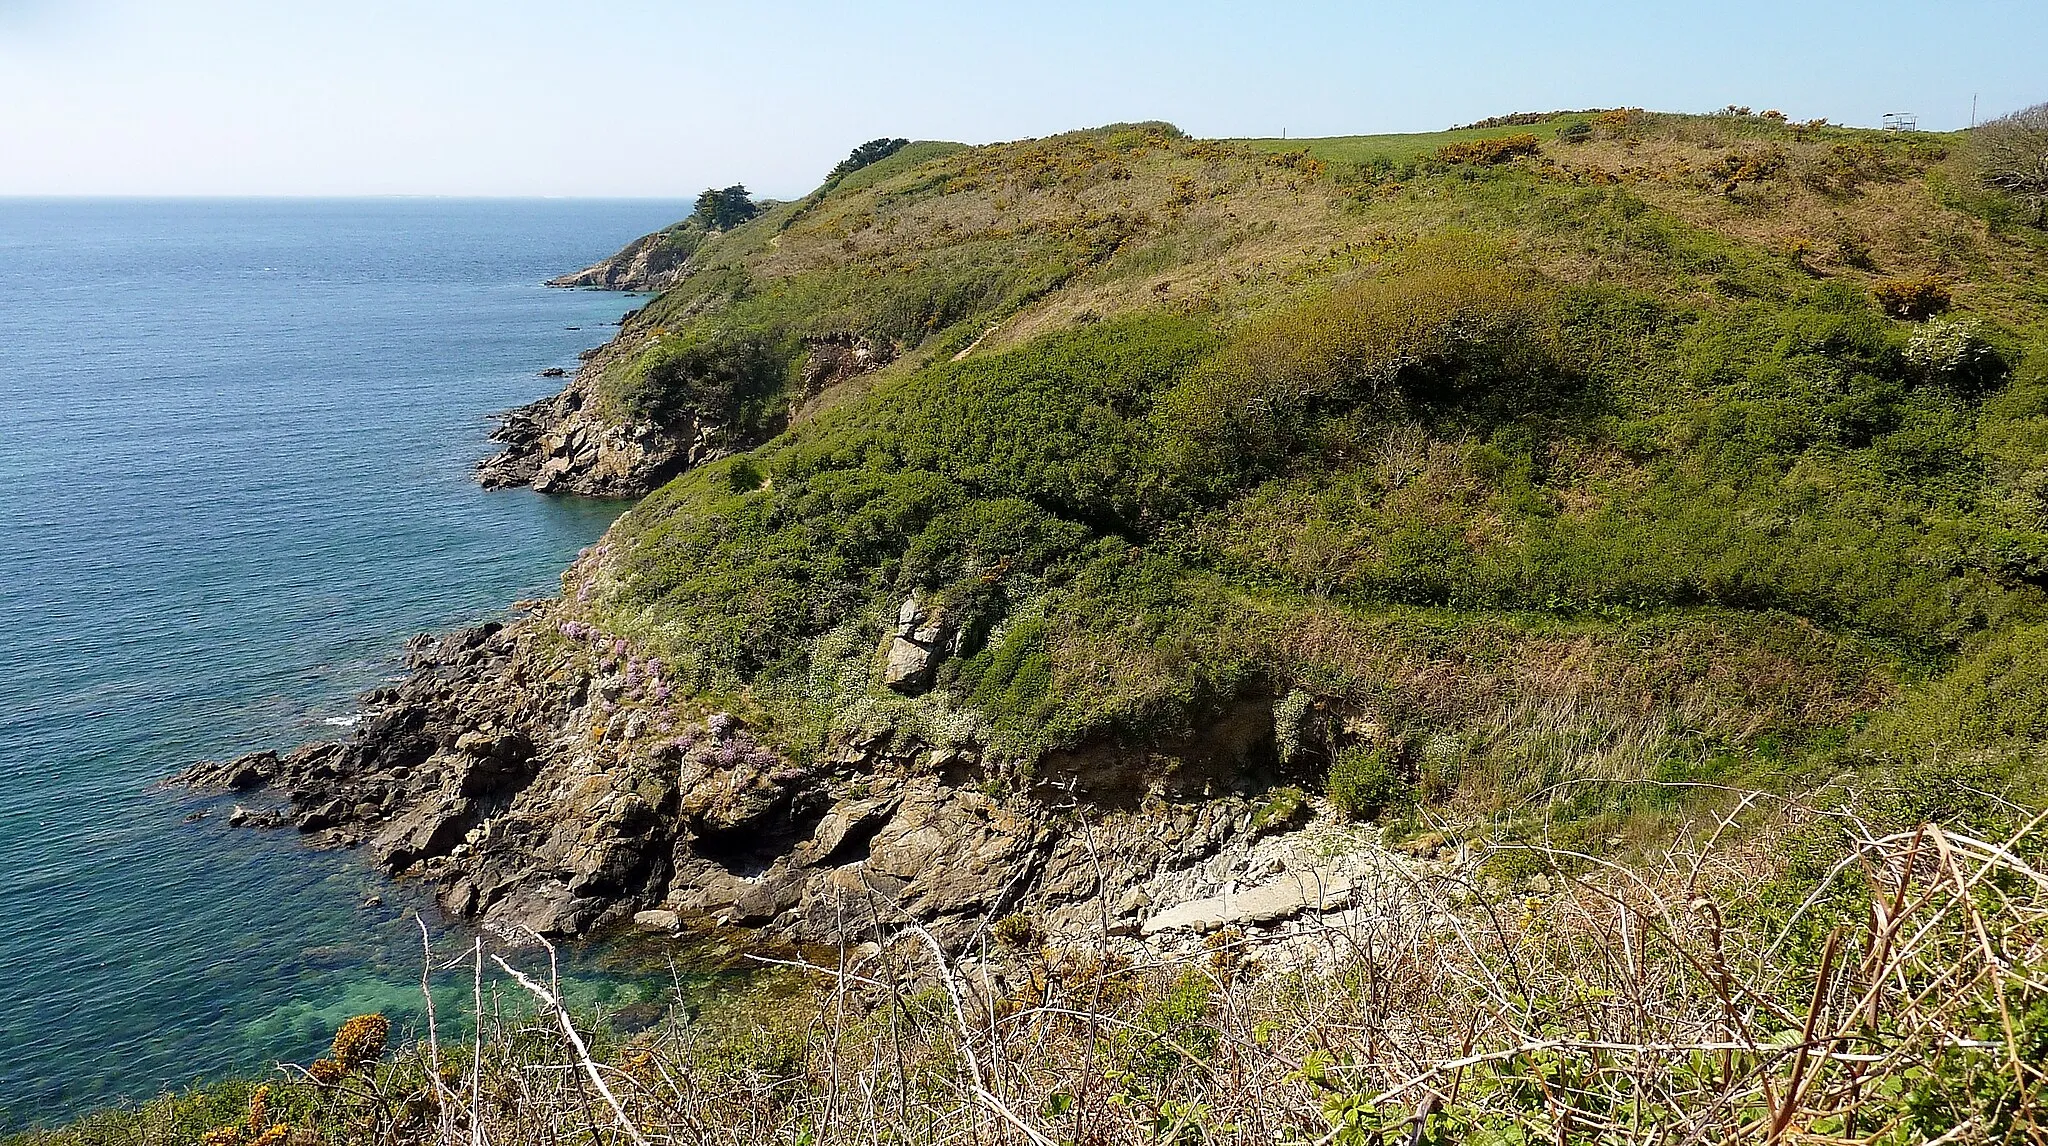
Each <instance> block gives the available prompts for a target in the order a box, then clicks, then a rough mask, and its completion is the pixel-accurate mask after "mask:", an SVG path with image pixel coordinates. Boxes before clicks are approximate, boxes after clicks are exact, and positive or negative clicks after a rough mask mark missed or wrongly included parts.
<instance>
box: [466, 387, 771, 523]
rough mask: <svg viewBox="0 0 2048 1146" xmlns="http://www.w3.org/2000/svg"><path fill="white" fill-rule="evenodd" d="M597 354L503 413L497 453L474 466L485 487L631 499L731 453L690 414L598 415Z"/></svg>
mask: <svg viewBox="0 0 2048 1146" xmlns="http://www.w3.org/2000/svg"><path fill="white" fill-rule="evenodd" d="M602 362H603V360H602V359H597V360H593V364H591V365H586V366H585V367H584V368H583V369H582V370H581V371H579V372H578V374H577V376H576V378H575V380H573V381H572V382H570V383H569V385H568V386H567V387H566V388H565V389H564V390H563V391H562V392H561V393H559V394H556V395H555V396H553V397H551V398H543V399H541V400H540V401H538V402H534V403H531V404H529V405H526V406H521V407H519V408H518V409H516V410H512V411H510V412H508V413H506V414H505V415H504V416H503V418H502V420H501V421H500V423H499V425H498V428H497V429H496V430H494V431H492V433H491V440H492V441H494V442H497V443H498V444H499V445H501V446H503V447H504V449H503V451H502V452H500V453H499V454H497V455H496V456H495V457H491V458H488V459H486V460H485V461H483V462H481V463H479V464H478V466H477V480H478V481H479V482H481V483H482V484H483V486H484V488H486V489H504V488H508V487H512V486H532V487H533V488H534V489H535V490H538V491H539V492H541V493H573V494H580V495H582V496H585V497H618V498H623V497H639V496H641V495H643V494H646V493H648V492H649V491H651V490H653V489H654V488H655V487H656V486H659V485H660V484H661V483H663V482H665V481H667V480H668V479H669V478H671V477H673V476H675V475H676V474H679V473H681V472H682V471H684V470H686V469H689V468H691V467H693V466H700V465H703V464H705V463H707V462H712V461H716V460H718V459H719V458H722V457H725V456H727V455H729V454H731V453H733V452H734V449H733V446H732V445H731V444H729V443H728V442H727V440H726V435H725V433H724V431H723V429H722V428H721V427H719V426H717V425H715V424H713V423H711V422H709V421H705V420H702V419H700V418H697V417H695V416H694V415H685V416H682V417H680V418H678V419H676V420H675V421H674V422H673V423H672V424H656V423H654V422H650V421H642V420H635V421H630V422H625V423H618V422H613V421H610V420H608V419H605V418H602V417H599V416H598V415H597V414H596V413H595V412H594V405H595V403H593V402H592V401H591V400H590V395H591V392H592V389H593V388H594V387H595V386H596V379H597V375H598V374H599V373H601V372H602V369H603V365H602Z"/></svg>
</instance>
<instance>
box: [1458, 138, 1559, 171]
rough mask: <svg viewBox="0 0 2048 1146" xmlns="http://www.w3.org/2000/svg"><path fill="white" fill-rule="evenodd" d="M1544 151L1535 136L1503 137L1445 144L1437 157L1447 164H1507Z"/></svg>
mask: <svg viewBox="0 0 2048 1146" xmlns="http://www.w3.org/2000/svg"><path fill="white" fill-rule="evenodd" d="M1542 150H1543V147H1542V145H1541V144H1539V143H1538V142H1537V141H1536V137H1535V136H1533V135H1528V134H1522V135H1503V136H1498V137H1496V138H1493V139H1468V140H1462V141H1460V142H1457V143H1449V144H1445V145H1444V146H1442V147H1440V148H1438V149H1437V152H1436V157H1437V158H1438V159H1439V160H1441V161H1443V162H1445V163H1480V164H1486V163H1506V162H1507V161H1508V160H1510V159H1515V158H1519V157H1520V156H1524V155H1536V154H1539V153H1541V152H1542Z"/></svg>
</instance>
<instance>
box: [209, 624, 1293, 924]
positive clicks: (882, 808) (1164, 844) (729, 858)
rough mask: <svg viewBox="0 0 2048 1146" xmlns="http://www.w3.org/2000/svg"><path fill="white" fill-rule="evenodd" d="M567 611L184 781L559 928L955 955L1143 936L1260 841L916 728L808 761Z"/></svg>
mask: <svg viewBox="0 0 2048 1146" xmlns="http://www.w3.org/2000/svg"><path fill="white" fill-rule="evenodd" d="M559 608H560V607H559V606H543V607H542V608H541V609H540V611H538V612H536V613H534V614H531V615H529V616H527V617H525V618H523V619H521V620H518V621H516V622H514V623H513V624H511V625H509V626H500V625H496V624H492V625H484V626H480V627H477V628H472V629H466V630H463V631H461V632H457V633H454V634H452V635H449V636H447V637H445V638H441V639H439V640H432V639H428V638H421V639H419V640H417V641H415V642H414V644H413V645H412V646H411V651H410V656H409V658H408V674H407V676H406V677H405V679H404V680H403V681H402V682H401V683H399V684H396V685H394V686H391V687H387V688H382V689H378V690H376V691H374V692H371V693H369V694H367V695H366V696H365V697H364V698H363V700H364V709H365V711H364V717H363V719H362V720H361V721H360V722H359V723H358V725H357V726H356V728H355V731H354V733H353V735H352V736H351V737H350V738H349V739H348V740H346V741H342V742H323V743H314V744H308V745H305V746H303V747H301V748H298V749H295V750H293V751H291V752H286V753H282V754H279V753H273V752H259V753H255V754H252V755H248V756H244V757H241V758H239V759H236V760H231V761H227V762H225V763H220V764H206V765H201V766H199V767H196V768H194V769H192V770H191V771H189V772H188V773H186V774H185V775H184V776H183V777H181V779H182V780H184V781H185V782H187V783H191V784H194V785H199V786H203V787H213V788H218V789H222V790H224V791H230V792H232V793H234V798H236V799H238V800H239V801H241V803H240V804H239V805H238V806H237V811H236V816H237V819H238V821H239V822H241V823H243V824H245V825H249V826H253V827H279V828H282V827H290V828H295V829H296V830H298V831H299V832H301V833H303V834H305V835H306V836H307V837H308V838H309V840H311V841H312V842H313V843H315V844H318V845H323V846H332V847H354V848H361V849H363V850H364V852H365V853H366V854H367V855H368V857H369V858H370V859H371V860H372V861H373V862H374V863H376V864H377V865H378V866H380V867H382V868H383V869H384V870H385V871H387V872H389V873H391V874H392V875H394V876H399V877H405V878H413V879H420V880H424V881H427V882H429V883H431V884H432V885H433V886H434V889H435V892H436V894H437V896H438V898H439V901H440V903H441V904H442V906H443V907H444V908H445V909H446V910H447V911H448V912H449V913H450V914H452V915H454V916H457V917H461V918H465V919H474V920H479V921H483V922H485V923H489V924H497V925H504V926H514V927H523V928H529V929H531V930H533V931H535V932H537V933H540V934H543V935H561V936H581V935H589V934H592V933H594V932H599V931H603V930H606V929H608V928H612V927H618V926H630V925H636V924H637V925H638V926H641V927H652V928H658V929H664V930H667V929H672V928H673V927H676V926H684V925H688V924H690V923H692V922H704V923H722V924H727V925H737V926H744V927H749V928H755V929H758V930H760V931H761V932H764V933H766V934H768V935H771V936H776V937H781V938H787V939H791V940H798V941H812V942H836V941H839V940H841V939H856V938H858V939H865V938H869V937H873V936H875V935H877V934H880V933H887V932H888V931H890V930H891V929H893V928H897V927H900V926H903V925H907V924H917V925H921V926H924V927H927V928H929V929H930V930H931V931H932V933H933V934H935V935H937V936H939V937H940V938H941V939H942V940H943V941H944V942H946V943H948V944H949V945H962V944H965V943H967V942H968V941H970V940H971V939H973V938H975V937H976V936H978V935H981V934H983V933H984V932H985V931H986V929H988V928H990V927H992V926H993V925H994V924H995V923H996V922H997V921H999V920H1000V919H1002V918H1003V917H1005V916H1007V915H1010V914H1014V913H1023V914H1025V915H1027V916H1029V917H1030V918H1032V919H1034V920H1038V921H1042V926H1043V927H1044V928H1045V929H1046V932H1047V934H1049V935H1055V936H1056V935H1061V934H1068V935H1076V936H1080V935H1092V936H1096V937H1101V936H1103V935H1104V934H1105V933H1107V934H1114V935H1124V936H1134V935H1135V934H1136V933H1137V931H1138V928H1139V925H1140V921H1141V917H1142V916H1143V915H1144V914H1146V913H1147V908H1148V907H1149V904H1150V903H1151V897H1147V896H1144V895H1138V896H1135V897H1134V896H1133V895H1132V892H1133V889H1134V888H1136V887H1138V886H1139V885H1140V884H1141V883H1146V882H1147V881H1150V885H1157V884H1158V883H1159V881H1160V880H1162V879H1164V878H1166V877H1167V875H1168V874H1169V873H1172V872H1177V871H1184V870H1187V869H1190V868H1191V867H1192V866H1193V865H1197V864H1200V863H1203V862H1204V861H1213V860H1214V858H1215V857H1217V856H1218V855H1219V854H1220V853H1222V852H1223V851H1225V850H1226V849H1227V848H1229V847H1232V846H1236V847H1239V848H1240V850H1242V847H1243V846H1247V844H1248V842H1249V841H1251V840H1253V839H1254V838H1256V837H1257V836H1258V835H1259V833H1260V829H1258V828H1255V827H1254V826H1253V825H1254V822H1255V817H1254V816H1253V814H1252V806H1251V805H1250V804H1249V803H1248V802H1247V801H1246V800H1245V799H1243V798H1241V797H1238V796H1234V795H1232V796H1224V797H1221V798H1210V799H1186V800H1163V799H1162V800H1158V801H1155V802H1154V805H1153V806H1151V807H1150V808H1148V809H1147V810H1146V811H1144V812H1139V811H1137V810H1128V811H1112V810H1105V809H1100V808H1094V807H1090V806H1088V805H1087V804H1085V803H1076V802H1075V801H1074V800H1073V799H1071V798H1070V797H1069V796H1068V795H1067V794H1066V793H1065V792H1064V791H1061V790H1059V789H1057V788H1052V787H1047V788H1043V789H1041V790H1040V791H1039V792H1038V793H1036V794H1030V793H1014V794H1002V793H1001V789H1000V787H999V786H995V785H991V784H989V783H988V782H987V778H986V776H985V774H984V771H983V768H982V764H981V761H979V760H978V759H976V758H974V757H973V756H972V754H971V752H963V751H962V750H960V749H957V748H956V749H945V750H942V749H940V748H939V747H937V746H934V745H929V744H925V743H922V742H920V741H918V740H917V739H916V738H914V737H910V736H906V735H903V734H890V735H882V736H876V737H872V738H870V739H867V740H865V741H861V742H857V743H846V744H841V745H838V746H836V747H834V748H833V749H831V750H830V751H828V752H826V753H824V754H822V756H821V757H820V758H818V759H816V760H814V761H812V762H810V763H808V764H805V765H798V764H795V763H792V762H791V761H789V760H787V759H785V758H783V757H782V756H780V755H779V754H777V753H776V752H775V751H772V750H771V749H770V748H768V747H767V746H765V745H764V744H762V743H761V742H760V741H759V740H757V739H756V738H755V737H754V736H753V734H752V733H751V732H750V731H749V730H748V729H747V728H746V727H745V726H744V725H743V724H742V723H741V722H740V721H738V720H736V719H734V718H733V717H731V716H728V715H725V714H722V713H712V714H710V715H708V716H703V717H699V718H696V719H686V718H685V716H684V715H683V712H682V710H680V709H678V708H676V707H675V706H674V705H671V704H670V703H669V700H670V696H669V684H668V682H667V680H666V678H665V676H664V673H665V671H666V670H665V669H664V667H663V666H662V665H661V664H660V663H659V662H658V661H655V660H652V659H648V658H644V657H641V656H639V655H637V654H636V653H635V652H634V651H633V650H632V649H630V648H629V647H628V646H627V645H626V643H625V642H623V641H619V640H616V639H614V638H611V637H609V636H606V635H604V634H601V633H598V632H596V631H595V630H593V629H591V628H589V627H588V626H585V625H582V624H579V623H578V622H575V621H557V620H554V619H553V618H552V616H551V614H553V613H555V612H557V611H559ZM906 612H908V613H911V614H912V617H911V620H910V623H911V624H912V625H914V626H915V628H914V630H913V636H920V635H922V634H924V633H927V632H929V631H930V629H929V628H928V626H930V625H932V624H933V623H934V622H933V620H932V619H931V617H930V616H929V615H928V614H924V613H921V612H919V611H918V610H916V609H906ZM266 795H267V796H268V798H269V800H270V802H269V803H267V804H259V803H257V801H258V800H260V799H262V798H264V797H265V796H266ZM1265 914H1271V913H1265Z"/></svg>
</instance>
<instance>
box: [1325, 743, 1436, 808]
mask: <svg viewBox="0 0 2048 1146" xmlns="http://www.w3.org/2000/svg"><path fill="white" fill-rule="evenodd" d="M1323 794H1324V795H1325V796H1327V797H1328V798H1329V801H1330V804H1331V805H1332V806H1333V807H1335V808H1336V809H1337V811H1338V812H1339V813H1340V814H1342V815H1343V816H1345V817H1346V818H1348V819H1353V820H1374V819H1378V818H1379V817H1380V816H1382V815H1384V814H1385V813H1387V812H1392V811H1399V810H1401V809H1403V808H1406V807H1408V806H1409V805H1410V804H1412V803H1413V802H1414V799H1415V789H1414V786H1413V785H1412V784H1410V783H1409V781H1408V775H1407V769H1406V767H1405V766H1404V765H1403V764H1402V761H1401V757H1400V754H1399V752H1398V751H1396V750H1394V749H1389V748H1374V747H1370V746H1366V745H1354V746H1352V747H1349V748H1346V749H1344V750H1343V751H1341V752H1339V753H1338V754H1337V758H1336V759H1335V760H1332V761H1331V762H1330V775H1329V778H1328V779H1327V780H1326V781H1325V782H1324V787H1323Z"/></svg>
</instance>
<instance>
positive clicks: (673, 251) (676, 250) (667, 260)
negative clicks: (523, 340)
mask: <svg viewBox="0 0 2048 1146" xmlns="http://www.w3.org/2000/svg"><path fill="white" fill-rule="evenodd" d="M685 234H689V235H690V237H691V238H694V237H695V236H696V235H697V234H701V232H696V233H679V232H678V230H677V229H676V228H673V227H671V228H669V229H667V230H663V231H656V232H655V233H654V234H652V235H644V236H642V237H640V238H638V239H635V240H633V241H632V242H631V243H628V244H627V245H626V247H625V249H623V250H621V251H620V252H619V253H618V254H616V255H613V256H612V257H610V258H608V259H605V260H603V261H601V262H597V263H593V264H591V265H590V266H587V267H585V268H583V269H582V270H580V271H577V272H575V273H574V274H566V275H562V276H561V277H559V278H552V279H549V280H548V284H547V285H549V286H551V287H583V288H587V289H592V290H630V291H664V290H667V289H668V288H669V287H671V286H674V285H675V284H676V281H677V280H678V279H681V278H682V277H683V275H684V273H685V272H687V271H688V270H689V268H690V256H691V255H693V254H695V253H696V250H697V244H696V243H695V242H693V241H690V239H689V238H685V237H684V235H685Z"/></svg>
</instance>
